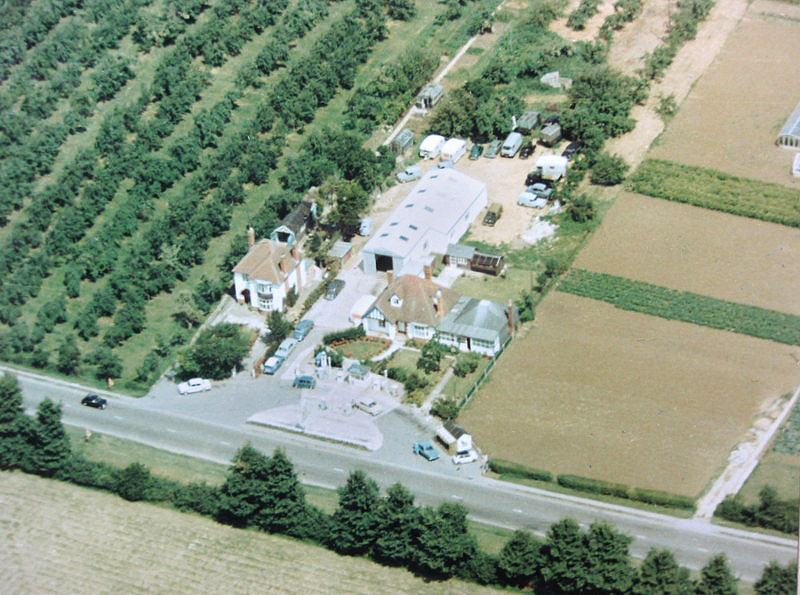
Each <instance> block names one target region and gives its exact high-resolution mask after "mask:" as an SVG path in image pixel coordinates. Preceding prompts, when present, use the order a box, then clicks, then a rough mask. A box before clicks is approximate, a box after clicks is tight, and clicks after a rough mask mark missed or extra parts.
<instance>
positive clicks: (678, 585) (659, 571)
mask: <svg viewBox="0 0 800 595" xmlns="http://www.w3.org/2000/svg"><path fill="white" fill-rule="evenodd" d="M691 592H692V581H691V580H690V579H689V571H688V570H687V569H686V568H681V567H680V566H678V563H677V562H676V561H675V556H674V555H673V554H672V552H671V551H669V550H656V549H651V550H650V551H649V552H647V557H646V558H645V559H644V562H642V565H641V566H640V567H639V576H638V578H637V579H636V583H635V584H634V586H633V593H634V594H635V595H661V594H663V595H690V594H691Z"/></svg>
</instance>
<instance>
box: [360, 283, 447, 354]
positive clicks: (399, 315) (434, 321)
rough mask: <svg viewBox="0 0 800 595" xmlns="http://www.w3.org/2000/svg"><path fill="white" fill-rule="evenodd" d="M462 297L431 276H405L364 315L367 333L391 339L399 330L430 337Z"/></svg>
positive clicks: (411, 337)
mask: <svg viewBox="0 0 800 595" xmlns="http://www.w3.org/2000/svg"><path fill="white" fill-rule="evenodd" d="M458 298H459V294H458V293H456V292H455V291H453V290H452V289H448V288H446V287H439V286H438V285H436V284H435V283H434V282H433V281H432V280H431V279H429V278H421V277H416V276H414V275H403V276H402V277H399V278H397V279H395V280H393V281H392V282H390V283H389V286H388V287H387V288H386V289H384V290H383V292H382V293H381V294H380V295H379V296H378V299H377V300H375V303H374V304H373V305H372V307H371V308H370V309H369V310H367V312H366V313H365V314H364V316H363V317H362V318H361V324H362V325H363V327H364V331H365V332H366V333H367V334H370V335H373V336H375V335H377V336H380V337H385V338H387V339H389V340H394V338H395V337H396V336H397V333H402V334H404V335H406V336H407V337H408V338H409V339H423V340H429V339H432V338H433V335H434V333H435V332H436V326H437V325H438V324H439V323H440V322H441V321H442V320H443V319H444V317H445V314H446V313H447V312H448V311H449V310H450V308H452V307H453V304H455V303H456V301H457V300H458Z"/></svg>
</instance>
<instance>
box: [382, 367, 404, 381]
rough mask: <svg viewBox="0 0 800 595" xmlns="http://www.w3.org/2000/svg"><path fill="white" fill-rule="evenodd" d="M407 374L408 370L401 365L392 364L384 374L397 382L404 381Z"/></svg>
mask: <svg viewBox="0 0 800 595" xmlns="http://www.w3.org/2000/svg"><path fill="white" fill-rule="evenodd" d="M408 374H409V372H408V370H406V369H405V368H403V367H401V366H393V367H391V368H389V369H387V370H386V375H387V376H388V377H389V378H391V379H392V380H397V382H403V383H405V381H406V378H408Z"/></svg>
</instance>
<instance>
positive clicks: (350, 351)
mask: <svg viewBox="0 0 800 595" xmlns="http://www.w3.org/2000/svg"><path fill="white" fill-rule="evenodd" d="M390 344H391V342H390V341H386V340H384V339H373V338H369V339H360V340H358V341H348V342H347V343H343V344H341V345H337V346H336V347H335V348H334V349H335V350H336V351H338V352H339V353H341V354H342V355H343V356H344V357H347V358H350V359H355V360H358V361H360V362H361V361H364V360H365V359H372V358H373V357H375V356H376V355H378V354H380V353H382V352H384V351H386V349H388V347H389V345H390Z"/></svg>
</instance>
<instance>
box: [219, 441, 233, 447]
mask: <svg viewBox="0 0 800 595" xmlns="http://www.w3.org/2000/svg"><path fill="white" fill-rule="evenodd" d="M219 443H220V444H224V445H225V446H230V445H231V443H230V442H225V441H224V440H220V441H219Z"/></svg>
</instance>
